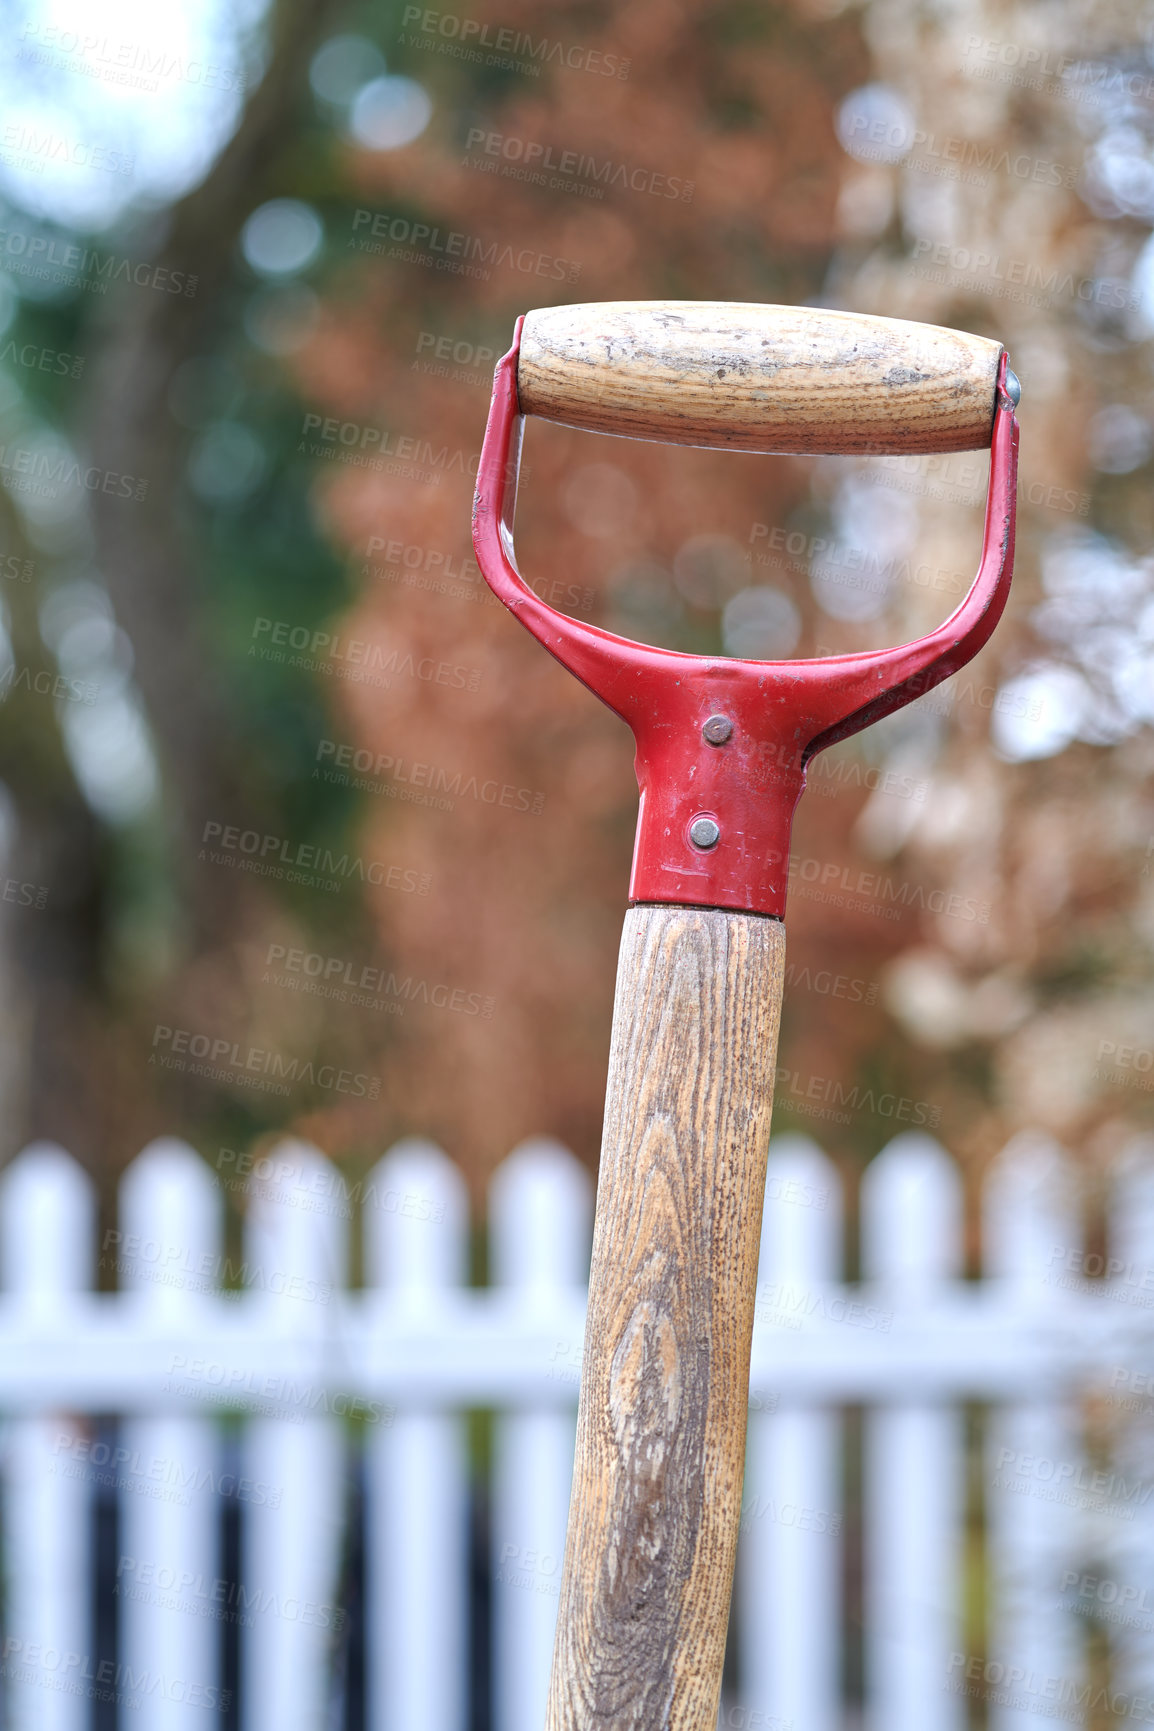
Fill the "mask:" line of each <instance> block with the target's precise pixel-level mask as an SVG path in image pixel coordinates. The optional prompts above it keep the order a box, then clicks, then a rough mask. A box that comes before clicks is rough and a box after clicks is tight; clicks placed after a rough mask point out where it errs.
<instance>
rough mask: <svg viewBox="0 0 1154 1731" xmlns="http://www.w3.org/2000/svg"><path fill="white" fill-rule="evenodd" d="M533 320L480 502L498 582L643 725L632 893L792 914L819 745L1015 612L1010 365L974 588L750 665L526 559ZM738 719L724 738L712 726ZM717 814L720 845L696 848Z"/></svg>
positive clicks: (480, 480)
mask: <svg viewBox="0 0 1154 1731" xmlns="http://www.w3.org/2000/svg"><path fill="white" fill-rule="evenodd" d="M520 340H521V320H518V321H517V328H516V331H515V333H514V337H513V346H512V348H511V349H510V350H509V353H508V354H507V355H505V356H504V358H503V359H502V360H501V361H500V362H499V363H498V366H497V370H496V374H495V377H494V380H493V401H492V406H491V408H490V411H489V424H488V427H487V429H486V432H485V443H484V447H483V449H482V452H481V463H480V468H479V471H478V475H477V491H476V497H475V499H474V502H473V545H474V546H475V548H476V551H477V561H478V563H479V565H480V567H481V570H482V571H483V572H484V575H485V578H486V581H487V582H488V584H489V586H490V588H491V589H492V590H493V591H494V593H495V594H496V595H498V596H499V597H500V599H501V600H502V601H503V602H504V603H505V605H506V607H508V609H509V611H510V612H511V613H513V614H514V615H515V616H516V617H517V618H518V619H519V620H520V621H521V623H522V625H524V626H525V628H526V629H527V630H529V631H531V632H532V633H533V635H534V637H536V638H537V639H538V640H539V642H541V643H543V644H544V646H545V648H546V649H547V650H548V651H549V653H550V654H551V655H553V656H555V657H556V659H557V660H558V661H559V662H560V663H561V665H562V666H563V667H567V668H568V669H569V671H570V672H571V673H572V674H574V675H575V676H576V677H577V678H578V679H579V680H581V682H582V684H584V685H587V686H588V687H589V690H590V691H592V692H595V693H596V695H597V696H598V697H599V698H600V699H601V700H602V702H603V703H606V704H608V706H609V708H610V709H612V710H614V711H615V712H616V714H618V715H619V716H620V717H621V719H622V720H623V721H627V722H628V723H629V726H630V727H631V728H632V729H633V735H634V739H635V740H636V744H637V757H636V770H637V782H638V786H639V787H640V789H641V805H640V809H639V812H638V817H637V841H636V845H635V848H634V854H633V874H632V877H631V879H630V884H629V898H630V900H631V901H634V902H677V903H682V904H685V905H690V906H694V907H706V908H733V909H737V910H741V911H744V912H747V913H756V914H769V915H772V916H774V917H776V918H779V919H780V918H782V917H783V916H784V914H785V894H786V881H787V873H788V865H789V836H790V829H791V827H792V824H793V814H794V810H795V808H796V806H797V802H798V800H799V799H800V797H801V793H802V789H803V788H804V786H805V772H806V765H807V764H808V762H809V760H810V759H811V758H812V757H813V756H814V755H815V753H816V752H819V751H822V750H824V749H825V747H826V746H827V745H833V744H834V743H835V742H836V741H837V740H839V739H846V738H848V736H849V735H850V734H852V733H856V732H857V731H858V730H859V729H860V728H863V727H868V726H869V724H870V723H871V722H873V721H878V720H880V719H881V717H882V716H883V715H890V714H892V713H893V711H894V710H896V709H900V708H902V706H903V705H904V704H907V703H910V702H912V700H913V699H914V698H915V697H920V696H921V695H922V693H923V692H926V691H930V690H932V688H933V687H934V686H935V685H939V684H940V683H941V681H942V680H943V679H948V678H949V676H950V675H951V674H952V673H956V672H957V670H958V669H959V668H960V667H964V666H965V664H966V662H967V661H969V660H970V659H971V658H972V657H973V656H974V655H976V654H977V652H978V650H979V649H980V648H981V647H982V645H983V644H984V643H985V642H986V641H987V639H988V638H989V636H990V633H991V632H992V631H993V629H994V627H995V625H996V624H997V622H998V620H999V618H1000V617H1001V614H1002V609H1003V608H1004V607H1005V604H1006V597H1007V595H1008V594H1009V589H1010V577H1011V573H1012V571H1013V564H1014V510H1015V502H1016V493H1017V468H1018V423H1017V420H1016V418H1015V416H1014V405H1013V403H1012V402H1011V400H1010V398H1009V397H1008V396H1007V394H1006V392H1005V389H1004V385H1003V380H1004V375H1005V371H1006V365H1007V362H1006V356H1005V355H1004V354H1003V356H1002V361H1001V367H1000V370H999V373H998V385H997V407H996V410H995V414H994V426H993V438H992V442H991V449H990V481H989V494H988V497H987V500H986V523H985V533H984V539H983V546H982V559H981V564H980V565H979V567H978V575H977V577H976V578H975V579H974V583H973V587H972V588H971V589H970V591H969V593H968V595H967V596H966V598H965V600H964V601H963V602H962V604H961V606H960V607H959V608H958V609H957V611H956V612H955V613H953V614H951V616H950V618H949V619H947V620H946V622H945V624H944V625H940V626H939V627H938V629H937V630H936V631H931V632H930V634H929V635H928V636H927V637H923V638H920V639H919V640H918V642H916V643H905V644H901V645H899V646H898V647H897V648H895V649H883V650H869V651H866V652H865V653H864V654H860V655H831V656H825V657H822V658H820V659H814V660H811V661H740V660H737V659H730V658H728V657H724V656H709V655H683V654H681V653H679V652H677V651H675V650H670V649H654V648H652V647H650V646H649V645H647V644H644V643H633V642H631V641H630V639H629V638H627V637H618V636H616V635H615V634H614V633H613V632H611V631H602V630H601V629H600V628H599V627H597V626H595V625H585V624H582V623H581V622H580V621H579V620H576V619H571V618H570V617H569V616H568V615H567V614H564V613H558V612H557V611H556V610H555V609H554V608H552V607H550V606H549V605H548V604H547V603H546V602H544V601H542V600H541V599H540V598H539V597H538V596H537V595H535V594H534V593H533V591H532V590H531V589H530V588H529V586H528V584H527V583H526V582H525V581H524V579H523V578H522V576H521V574H520V572H519V571H518V569H517V566H516V564H515V562H514V554H513V513H514V509H515V506H516V497H517V470H518V465H519V463H520V454H521V436H522V432H523V430H524V417H523V416H522V415H521V414H520V412H519V404H518V400H517V357H518V354H519V350H520ZM711 715H723V716H726V717H728V719H729V720H730V721H731V722H732V723H733V731H732V733H731V735H730V737H729V739H728V741H727V742H726V743H725V744H723V745H710V744H709V743H708V742H707V741H706V740H705V739H704V737H703V735H702V731H701V730H702V727H703V726H704V724H705V722H706V721H707V720H708V719H709V717H710V716H711ZM699 817H709V818H713V819H714V821H715V822H716V824H717V826H718V829H719V830H720V832H721V833H720V837H719V839H718V841H717V843H716V845H715V846H714V847H712V848H709V849H702V848H699V847H697V846H695V845H694V843H693V841H691V839H690V835H689V830H690V826H691V825H692V824H693V822H694V821H695V819H697V818H699Z"/></svg>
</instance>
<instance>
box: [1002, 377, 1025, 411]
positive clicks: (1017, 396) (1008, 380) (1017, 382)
mask: <svg viewBox="0 0 1154 1731" xmlns="http://www.w3.org/2000/svg"><path fill="white" fill-rule="evenodd" d="M1003 389H1004V390H1005V393H1006V395H1007V396H1008V397H1009V399H1010V401H1011V403H1013V405H1014V407H1015V409H1016V408H1017V406H1018V404H1019V403H1020V402H1021V400H1022V381H1021V379H1020V378H1019V377H1018V375H1017V373H1014V372H1011V371H1010V369H1009V367H1007V368H1006V377H1005V379H1004V381H1003Z"/></svg>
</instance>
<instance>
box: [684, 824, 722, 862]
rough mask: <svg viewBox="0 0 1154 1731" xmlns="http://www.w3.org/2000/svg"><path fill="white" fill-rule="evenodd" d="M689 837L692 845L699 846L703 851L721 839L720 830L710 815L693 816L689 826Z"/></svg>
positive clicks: (714, 845) (715, 844)
mask: <svg viewBox="0 0 1154 1731" xmlns="http://www.w3.org/2000/svg"><path fill="white" fill-rule="evenodd" d="M689 839H690V841H691V842H692V843H693V845H694V847H699V848H700V849H701V851H702V852H703V853H705V852H707V851H708V849H709V848H711V847H716V846H717V844H718V842H719V841H720V840H721V831H720V830H719V829H718V827H717V825H716V823H714V821H713V819H712V818H711V817H695V818H694V820H693V822H692V823H691V824H690V826H689Z"/></svg>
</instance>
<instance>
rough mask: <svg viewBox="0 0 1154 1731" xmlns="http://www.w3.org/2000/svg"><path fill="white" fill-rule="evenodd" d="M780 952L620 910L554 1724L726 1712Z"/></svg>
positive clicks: (656, 914) (665, 1723)
mask: <svg viewBox="0 0 1154 1731" xmlns="http://www.w3.org/2000/svg"><path fill="white" fill-rule="evenodd" d="M784 958H785V928H784V926H783V925H782V923H781V921H780V920H776V919H772V918H768V917H765V916H763V915H757V914H744V913H728V912H724V911H721V910H717V909H710V908H691V907H679V906H670V905H661V906H657V905H653V904H649V905H641V906H635V907H632V908H630V910H629V912H628V914H627V915H626V919H625V930H624V933H623V936H622V940H621V955H620V962H619V966H618V973H617V996H616V1002H615V1005H614V1011H613V1039H612V1047H611V1052H610V1058H609V1084H608V1092H607V1097H606V1104H605V1131H604V1139H603V1143H602V1150H601V1168H600V1175H599V1178H598V1186H597V1216H596V1225H595V1228H594V1237H593V1264H592V1269H591V1272H590V1279H589V1313H588V1320H587V1322H586V1329H585V1349H584V1355H583V1360H582V1377H581V1396H580V1406H579V1409H578V1417H577V1450H576V1459H575V1464H574V1472H573V1492H572V1499H571V1502H570V1508H569V1526H568V1533H567V1537H566V1544H565V1563H564V1569H563V1574H562V1581H561V1595H560V1605H559V1611H558V1619H557V1638H556V1645H555V1648H554V1655H553V1674H552V1681H551V1685H550V1692H549V1710H548V1718H547V1731H621V1728H622V1727H626V1726H629V1727H636V1728H637V1731H643V1728H644V1731H648V1728H649V1727H653V1728H655V1731H656V1728H657V1727H660V1728H661V1731H715V1728H716V1724H717V1710H718V1701H719V1698H720V1693H721V1672H722V1664H723V1661H724V1657H725V1637H726V1628H727V1625H728V1620H729V1601H730V1594H731V1590H732V1585H733V1568H734V1557H735V1553H736V1549H737V1530H738V1521H739V1518H740V1514H741V1497H742V1475H743V1469H744V1460H745V1434H746V1421H747V1413H748V1400H749V1354H750V1342H751V1338H752V1333H753V1312H754V1301H755V1295H756V1287H757V1266H758V1249H759V1244H760V1235H761V1212H762V1203H763V1199H764V1193H765V1169H766V1154H767V1150H768V1143H769V1120H770V1111H771V1108H772V1104H773V1078H774V1065H775V1060H776V1054H777V1031H778V1018H779V1014H780V1008H781V988H782V978H783V967H784Z"/></svg>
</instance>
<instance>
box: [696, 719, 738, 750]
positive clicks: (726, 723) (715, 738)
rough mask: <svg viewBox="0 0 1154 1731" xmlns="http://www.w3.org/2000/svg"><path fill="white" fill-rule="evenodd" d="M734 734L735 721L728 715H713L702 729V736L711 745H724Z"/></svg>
mask: <svg viewBox="0 0 1154 1731" xmlns="http://www.w3.org/2000/svg"><path fill="white" fill-rule="evenodd" d="M732 736H733V723H732V721H730V719H729V717H728V715H711V716H710V718H709V720H708V721H707V722H706V724H705V726H704V727H703V728H702V730H701V737H702V738H703V739H704V740H705V741H706V742H707V744H709V745H724V744H725V742H726V740H727V739H730V738H732Z"/></svg>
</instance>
